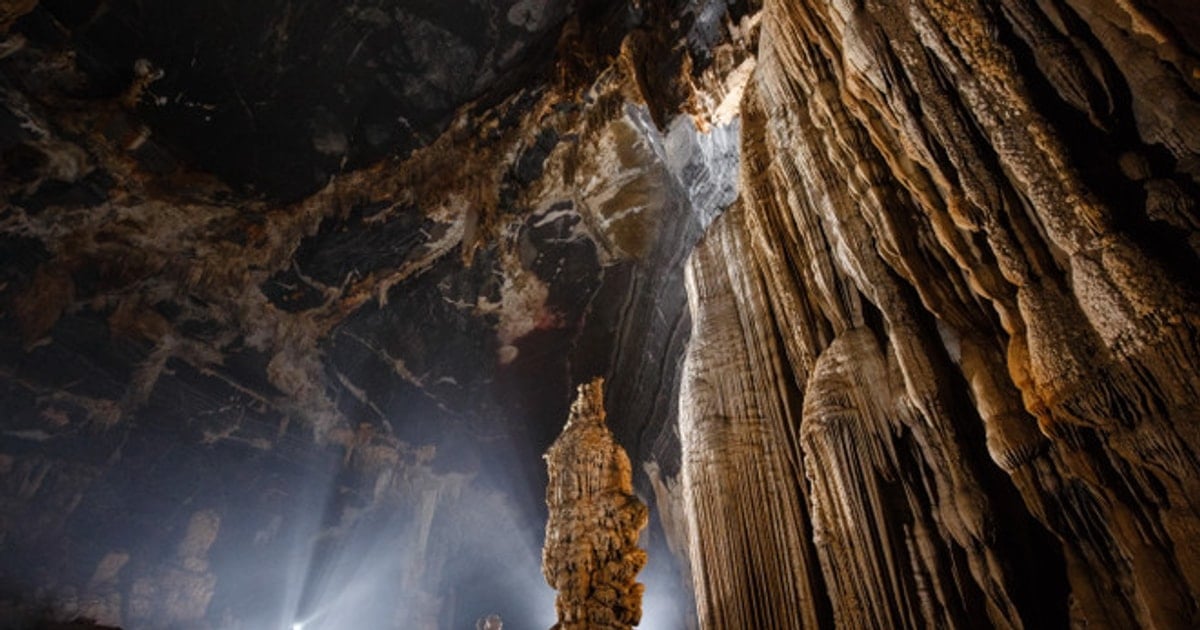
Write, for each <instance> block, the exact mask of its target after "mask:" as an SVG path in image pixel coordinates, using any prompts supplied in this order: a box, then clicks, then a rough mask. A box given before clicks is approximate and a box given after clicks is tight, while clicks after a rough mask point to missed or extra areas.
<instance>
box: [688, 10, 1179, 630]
mask: <svg viewBox="0 0 1200 630" xmlns="http://www.w3.org/2000/svg"><path fill="white" fill-rule="evenodd" d="M1176 8H1177V7H1174V6H1173V5H1172V4H1171V3H1129V2H1103V1H1102V2H1071V1H1066V2H1022V1H1017V2H1008V1H1005V2H998V3H967V2H939V1H936V0H929V1H911V2H903V3H876V2H864V3H859V2H772V1H767V2H764V3H763V7H762V12H761V14H760V15H761V20H762V23H761V29H762V32H761V34H760V40H759V41H760V45H759V49H758V56H757V67H756V69H755V74H754V77H753V80H752V81H751V84H750V86H749V87H748V88H747V92H746V96H745V98H744V100H743V101H742V110H741V113H742V134H743V135H742V151H743V155H742V187H741V198H740V202H739V205H738V207H737V208H736V210H732V211H730V212H728V213H726V214H725V215H724V216H722V217H721V218H720V219H719V220H718V222H717V223H716V224H714V226H713V227H712V228H711V229H710V230H709V231H708V232H707V233H706V235H705V237H704V240H703V241H702V243H701V245H700V246H699V247H698V249H697V251H696V252H695V253H694V254H693V256H692V258H691V259H690V261H689V266H688V273H689V275H688V278H689V283H688V290H689V297H690V304H691V309H692V318H693V322H694V328H693V340H692V342H691V345H690V346H689V349H688V356H687V363H686V366H687V367H686V368H685V374H684V383H685V384H684V392H683V395H682V398H681V401H680V405H681V424H680V430H681V432H682V433H683V452H684V459H683V462H684V469H683V472H682V478H683V483H682V485H681V492H682V497H680V498H678V499H677V501H679V502H682V504H683V507H684V511H685V513H686V519H685V520H686V523H685V525H684V526H681V527H680V528H679V530H680V531H679V532H678V533H677V535H679V536H684V535H686V536H688V540H689V541H690V545H689V548H690V550H691V564H692V571H693V575H694V584H695V586H696V598H697V602H698V603H699V614H700V619H701V624H702V625H703V626H705V627H781V626H782V625H786V623H785V622H783V621H781V620H782V619H783V618H786V619H789V620H795V619H800V620H801V621H802V623H803V625H805V626H815V625H818V624H835V625H837V626H839V627H864V628H869V627H978V626H979V625H983V624H987V625H992V626H996V627H1063V626H1065V625H1067V624H1071V625H1075V626H1085V625H1086V626H1087V627H1111V628H1128V627H1156V628H1186V627H1195V625H1196V624H1197V623H1198V621H1200V617H1198V616H1197V615H1198V614H1200V613H1198V609H1197V603H1198V599H1197V594H1198V592H1200V591H1198V588H1200V581H1198V580H1197V577H1198V574H1197V572H1198V571H1200V559H1197V558H1196V557H1195V553H1196V549H1197V547H1196V545H1195V544H1194V542H1193V541H1194V540H1196V533H1197V527H1198V525H1200V520H1198V513H1197V509H1196V505H1195V498H1194V497H1195V496H1196V489H1197V481H1198V478H1197V459H1196V454H1197V450H1196V449H1197V448H1198V447H1200V441H1198V438H1200V434H1198V433H1197V426H1198V424H1197V419H1198V407H1197V377H1196V375H1197V360H1198V359H1200V354H1198V352H1197V351H1198V350H1200V347H1198V345H1197V336H1196V335H1197V323H1198V322H1200V319H1198V316H1197V301H1196V293H1195V290H1196V275H1195V270H1196V269H1198V268H1200V266H1197V258H1196V254H1197V240H1196V234H1197V233H1196V225H1197V223H1196V220H1197V208H1196V191H1197V188H1196V186H1197V183H1198V182H1200V173H1198V172H1197V169H1196V166H1197V164H1198V162H1197V158H1198V157H1200V154H1198V152H1197V151H1198V149H1200V144H1198V143H1197V140H1198V138H1197V137H1196V135H1195V134H1196V130H1197V129H1200V126H1198V125H1197V123H1198V122H1200V118H1198V114H1200V98H1198V94H1200V92H1198V88H1200V83H1198V81H1200V74H1197V70H1196V69H1197V57H1196V54H1195V53H1196V50H1195V48H1194V47H1192V46H1191V45H1192V44H1193V43H1194V41H1195V40H1194V39H1193V38H1194V36H1195V31H1194V30H1187V28H1188V25H1187V23H1186V22H1180V21H1176V20H1173V19H1172V17H1173V15H1174V14H1173V13H1172V12H1173V11H1174V10H1175V9H1176ZM734 471H737V472H734ZM743 500H744V501H745V504H744V505H743V504H742V501H743ZM766 502H770V503H766ZM767 504H769V505H772V506H773V509H772V510H771V512H772V513H773V515H777V516H773V517H767V516H766V515H765V514H764V513H762V512H759V511H758V510H759V507H760V506H762V505H767ZM779 582H783V583H787V584H792V585H795V586H794V588H793V589H791V590H788V591H786V592H783V593H778V592H775V591H773V590H771V588H770V587H769V586H767V585H773V584H777V583H779ZM788 623H795V622H794V621H791V622H788Z"/></svg>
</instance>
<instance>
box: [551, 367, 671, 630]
mask: <svg viewBox="0 0 1200 630" xmlns="http://www.w3.org/2000/svg"><path fill="white" fill-rule="evenodd" d="M603 386H604V381H603V379H600V378H597V379H595V380H593V381H592V382H590V383H586V384H583V385H580V386H579V394H578V396H577V397H576V399H575V402H574V403H573V404H572V405H571V415H570V418H568V420H567V425H566V426H565V427H564V428H563V431H562V434H560V435H559V436H558V439H557V440H555V441H554V444H552V445H551V446H550V449H549V450H548V451H546V455H545V458H546V468H547V470H548V471H549V475H550V482H549V485H548V486H547V488H546V504H547V506H548V507H549V508H550V521H549V523H547V524H546V544H545V547H544V548H543V550H542V574H543V575H545V576H546V581H547V582H548V583H549V584H550V586H552V587H554V589H555V590H557V591H558V598H557V599H556V600H555V608H556V610H557V611H558V623H557V624H555V626H554V629H555V630H584V629H587V630H610V629H613V630H615V629H622V630H624V629H627V628H632V627H633V626H634V625H636V624H637V623H638V622H639V621H641V617H642V591H643V590H644V586H643V585H642V584H640V583H638V582H637V581H636V576H637V573H638V571H641V570H642V567H643V566H645V564H646V552H645V551H643V550H642V549H640V548H639V547H638V546H637V540H638V533H639V532H640V531H641V530H642V529H643V528H644V527H645V526H646V522H647V519H648V518H649V512H648V510H647V509H646V506H645V505H644V504H643V503H642V502H641V501H639V500H638V498H637V497H636V496H634V494H633V471H632V469H631V468H630V465H629V456H628V455H626V453H625V450H624V449H623V448H621V446H620V445H619V444H617V442H616V440H614V439H613V435H612V432H611V431H609V430H608V426H607V425H606V424H605V423H604V416H605V414H604V388H603Z"/></svg>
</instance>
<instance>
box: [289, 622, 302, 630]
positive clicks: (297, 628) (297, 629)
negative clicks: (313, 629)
mask: <svg viewBox="0 0 1200 630" xmlns="http://www.w3.org/2000/svg"><path fill="white" fill-rule="evenodd" d="M292 630H304V624H302V623H300V622H299V621H297V622H296V623H294V624H292Z"/></svg>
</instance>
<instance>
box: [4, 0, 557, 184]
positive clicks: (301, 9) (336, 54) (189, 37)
mask: <svg viewBox="0 0 1200 630" xmlns="http://www.w3.org/2000/svg"><path fill="white" fill-rule="evenodd" d="M567 4H568V3H566V2H560V1H553V0H549V1H548V0H530V1H528V2H515V3H512V2H455V3H447V2H431V1H425V0H415V1H411V0H397V1H384V2H365V3H361V4H351V5H347V4H345V3H339V2H293V1H291V0H279V1H273V2H256V3H252V4H248V3H243V2H220V3H213V2H200V1H196V2H149V3H146V2H133V1H116V2H111V1H104V2H101V1H89V2H69V1H65V2H64V1H50V2H43V3H41V8H40V11H38V12H36V13H35V14H34V15H32V16H30V17H29V18H27V19H26V22H27V23H29V24H28V26H27V29H26V30H27V31H28V32H30V33H32V34H34V38H33V39H32V41H33V42H35V43H43V42H45V43H47V44H51V43H52V44H59V43H65V44H67V45H68V46H69V47H70V49H71V50H73V51H74V52H75V55H76V61H77V66H78V68H79V70H80V71H81V72H82V73H83V74H84V76H85V77H86V79H87V88H86V92H87V93H89V94H90V95H104V94H107V95H110V96H115V95H117V94H119V93H121V92H122V91H124V90H125V89H126V87H127V86H128V85H129V83H130V82H131V81H132V80H133V79H134V74H135V72H137V70H136V69H135V67H136V66H137V64H138V63H139V61H138V60H144V61H143V62H142V63H148V64H149V65H150V66H151V67H153V68H154V70H152V71H151V72H155V73H156V74H155V76H157V73H158V72H161V77H159V78H157V79H156V80H154V81H153V83H152V84H150V85H148V86H147V87H146V89H145V90H144V91H143V92H142V93H141V94H140V95H139V98H137V100H136V106H137V110H138V113H139V114H140V115H141V117H142V118H143V119H144V120H145V121H146V122H147V123H148V124H150V126H151V127H153V128H154V130H155V136H156V138H157V139H158V140H159V141H160V142H162V143H164V144H165V145H167V146H169V147H170V148H171V149H172V154H173V155H174V156H176V157H178V158H182V159H184V160H186V161H187V162H188V163H189V164H191V165H193V166H196V167H199V168H200V169H202V170H205V171H208V172H211V173H214V174H216V175H218V176H220V177H221V178H222V179H223V180H224V181H226V182H227V183H229V184H231V185H235V186H237V187H240V188H243V189H246V190H249V191H258V192H261V193H263V194H265V195H267V196H269V197H273V198H284V199H297V198H299V197H301V196H304V195H306V194H308V193H311V192H315V191H316V190H317V189H318V188H320V187H321V186H323V185H324V184H325V183H326V182H327V181H328V180H329V178H330V177H331V176H332V175H334V174H336V173H338V172H341V171H343V170H345V169H354V168H360V167H362V166H365V165H367V164H369V163H370V162H372V161H374V160H377V159H379V158H381V157H384V156H386V155H393V154H399V155H406V154H408V153H409V152H410V151H411V150H412V149H413V148H416V147H418V146H421V145H423V144H426V143H428V142H429V141H431V140H432V139H433V138H435V137H436V136H437V135H439V134H440V133H441V132H442V130H443V129H444V128H445V125H446V124H447V123H448V122H449V119H450V117H451V116H452V115H453V113H454V112H455V110H456V109H458V108H459V107H460V106H462V105H464V104H466V103H467V101H468V100H471V99H473V98H474V97H477V96H479V95H481V94H483V93H485V92H487V91H488V90H489V89H492V88H499V89H503V88H502V87H501V84H502V83H504V82H505V81H508V86H507V87H508V88H509V89H511V87H512V86H513V85H515V83H514V82H515V81H527V80H530V78H532V79H534V80H536V79H537V75H538V74H539V73H540V72H541V71H542V70H543V69H544V68H545V67H547V64H546V62H547V61H548V60H549V56H548V55H547V52H548V51H549V50H551V49H552V47H553V44H554V40H555V36H556V33H557V30H558V27H559V26H560V25H561V24H562V21H563V20H564V19H565V18H566V16H567V9H568V7H567ZM64 40H65V42H64ZM531 57H540V59H533V60H531V59H530V58H531ZM510 74H511V75H512V76H506V75H510Z"/></svg>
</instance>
